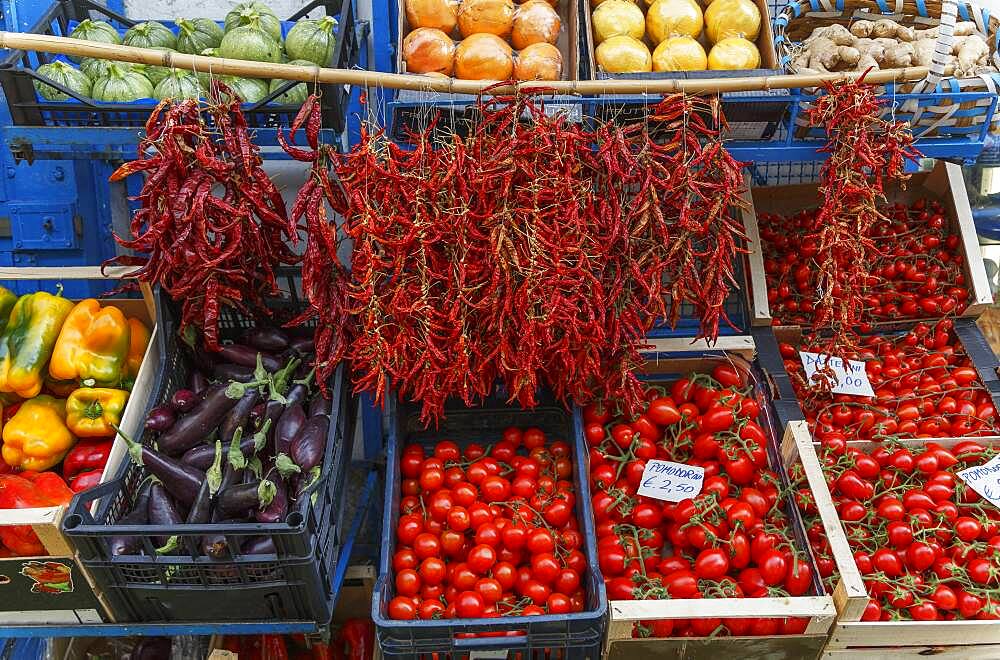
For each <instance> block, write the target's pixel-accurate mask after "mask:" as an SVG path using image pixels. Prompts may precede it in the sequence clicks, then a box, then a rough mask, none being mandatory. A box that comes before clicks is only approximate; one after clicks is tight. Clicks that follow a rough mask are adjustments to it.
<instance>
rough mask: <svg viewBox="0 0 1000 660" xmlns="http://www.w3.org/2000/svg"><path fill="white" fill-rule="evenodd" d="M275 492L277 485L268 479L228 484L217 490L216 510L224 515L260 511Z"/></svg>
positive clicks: (269, 501) (268, 502) (265, 506)
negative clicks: (224, 487) (226, 486)
mask: <svg viewBox="0 0 1000 660" xmlns="http://www.w3.org/2000/svg"><path fill="white" fill-rule="evenodd" d="M276 492H277V486H275V484H274V482H273V481H271V480H269V479H264V480H263V481H261V480H257V479H255V480H253V481H251V482H250V483H245V484H237V485H235V486H230V487H229V488H227V489H225V490H223V491H220V492H219V501H218V511H219V513H220V514H221V515H223V516H226V517H232V516H238V515H243V514H245V513H247V512H249V511H260V510H262V509H265V508H267V506H268V505H270V504H271V502H272V501H273V500H274V497H275V494H276Z"/></svg>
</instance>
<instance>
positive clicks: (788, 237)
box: [758, 199, 970, 325]
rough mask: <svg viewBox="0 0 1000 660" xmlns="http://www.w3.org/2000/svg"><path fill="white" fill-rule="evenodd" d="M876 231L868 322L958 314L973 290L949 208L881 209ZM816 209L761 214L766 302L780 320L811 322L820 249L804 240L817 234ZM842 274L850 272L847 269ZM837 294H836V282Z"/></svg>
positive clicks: (866, 300) (933, 204) (927, 204)
mask: <svg viewBox="0 0 1000 660" xmlns="http://www.w3.org/2000/svg"><path fill="white" fill-rule="evenodd" d="M881 211H882V213H883V219H882V220H881V221H880V222H877V223H876V224H875V225H874V227H873V228H872V240H873V241H875V242H876V244H877V245H878V246H879V250H880V252H879V253H877V254H875V255H873V257H874V258H873V260H872V262H871V263H870V264H869V265H868V266H867V275H866V276H864V282H863V284H864V288H865V293H864V296H863V298H862V303H863V306H864V312H865V313H864V316H863V317H862V318H863V320H864V321H885V320H889V321H895V320H898V319H900V318H910V319H919V318H932V317H940V316H945V315H950V314H961V313H962V311H963V310H965V308H966V307H967V306H968V303H969V298H970V293H969V289H968V283H967V282H966V277H965V272H964V270H963V263H964V262H963V255H962V253H961V251H960V250H959V249H958V247H959V245H960V239H959V236H958V235H957V234H954V233H952V232H951V231H950V229H949V222H948V218H947V211H946V209H945V208H944V207H943V206H942V205H941V203H940V202H938V201H936V200H931V201H928V200H924V199H921V200H919V201H917V202H914V203H913V204H912V205H911V206H909V207H907V206H905V205H903V204H899V203H897V204H893V205H891V206H888V207H886V208H883V209H881ZM816 213H817V210H815V209H813V210H804V211H799V212H798V213H796V214H794V215H792V216H789V217H782V216H778V215H774V214H770V213H762V214H760V216H759V217H758V220H759V222H760V237H761V243H762V245H763V246H764V272H765V275H766V277H767V299H768V304H769V306H770V309H771V313H772V315H773V317H774V321H773V322H774V324H775V325H812V323H813V312H814V311H815V310H814V298H815V295H816V287H817V271H816V270H815V268H814V266H813V265H812V262H813V260H814V258H815V257H816V251H817V246H816V245H815V244H814V243H811V242H809V241H804V240H803V238H804V237H805V236H806V235H807V234H809V233H811V232H813V231H815V229H814V218H815V215H816ZM842 276H843V277H847V270H846V269H844V270H843V273H842ZM833 293H834V296H838V295H839V291H838V290H837V287H834V292H833Z"/></svg>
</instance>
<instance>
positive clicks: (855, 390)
mask: <svg viewBox="0 0 1000 660" xmlns="http://www.w3.org/2000/svg"><path fill="white" fill-rule="evenodd" d="M799 357H800V358H801V359H802V366H803V367H805V369H806V382H807V383H808V382H810V381H812V377H813V374H814V373H816V371H817V370H818V369H819V368H820V367H822V366H823V365H824V364H826V363H827V362H828V361H829V364H830V367H831V368H832V369H833V375H834V378H836V379H837V382H836V383H834V385H833V390H832V391H833V393H834V394H854V395H856V396H875V390H873V389H872V384H871V382H870V381H869V380H868V372H867V371H865V363H864V362H860V361H858V360H848V361H847V365H846V366H845V365H844V361H843V360H841V359H840V358H837V357H831V356H829V355H824V354H823V353H809V352H808V351H799Z"/></svg>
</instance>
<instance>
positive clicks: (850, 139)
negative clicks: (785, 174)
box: [803, 76, 920, 356]
mask: <svg viewBox="0 0 1000 660" xmlns="http://www.w3.org/2000/svg"><path fill="white" fill-rule="evenodd" d="M863 78H864V77H863V76H862V78H861V79H859V80H857V81H855V82H849V83H838V84H836V85H834V84H832V83H826V92H827V93H826V94H825V95H823V96H821V97H820V98H819V99H817V101H816V103H815V105H814V106H813V107H812V108H810V110H809V123H810V124H811V125H813V126H822V127H823V128H824V130H825V131H826V136H827V144H826V146H824V148H823V149H822V151H824V152H826V153H828V154H829V158H828V160H827V161H826V162H825V163H824V164H823V167H822V169H821V170H820V185H819V194H820V197H821V198H822V202H821V206H820V208H819V210H818V211H817V213H816V215H815V218H814V222H813V232H812V233H811V234H809V235H807V236H806V237H805V239H804V241H803V243H804V244H809V245H815V246H816V253H815V257H814V258H813V260H814V261H815V263H816V277H815V279H816V282H817V285H816V296H815V303H814V305H813V308H814V309H815V316H814V319H813V327H814V328H816V329H820V328H831V329H832V334H831V335H830V337H829V338H828V341H827V349H826V350H825V351H824V352H826V353H830V354H834V355H839V356H843V355H846V354H847V353H848V352H850V351H852V350H856V349H857V336H858V335H857V328H858V326H860V325H861V324H862V323H863V322H864V321H865V320H866V319H865V314H864V312H865V305H866V300H867V295H868V294H867V291H866V283H867V282H868V279H869V268H870V265H871V263H872V261H874V258H875V257H876V256H877V255H878V254H879V247H878V245H876V242H875V241H874V240H873V232H874V229H875V228H876V227H877V226H878V225H879V224H880V223H882V222H883V221H886V220H887V218H886V216H885V215H884V214H883V213H882V211H881V210H880V208H879V207H880V206H882V205H884V204H885V183H886V181H887V180H892V181H896V182H899V183H900V185H903V184H904V182H905V181H906V179H908V178H909V175H907V174H905V172H904V166H905V164H906V161H907V160H908V159H909V160H916V159H917V158H918V157H919V156H920V154H919V152H917V151H916V149H914V148H913V135H912V133H911V132H910V130H909V126H908V125H907V124H906V123H905V122H897V121H893V120H888V119H885V118H883V116H882V115H883V111H884V107H883V106H884V104H883V103H880V102H879V99H878V95H877V94H876V90H875V89H874V88H873V87H871V86H869V85H865V84H864V82H863Z"/></svg>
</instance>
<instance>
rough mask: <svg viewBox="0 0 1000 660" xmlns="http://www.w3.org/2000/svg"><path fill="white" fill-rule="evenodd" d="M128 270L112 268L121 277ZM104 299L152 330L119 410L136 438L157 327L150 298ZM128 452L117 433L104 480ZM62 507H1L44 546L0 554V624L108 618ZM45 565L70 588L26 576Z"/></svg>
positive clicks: (57, 276) (73, 273) (64, 276)
mask: <svg viewBox="0 0 1000 660" xmlns="http://www.w3.org/2000/svg"><path fill="white" fill-rule="evenodd" d="M125 272H127V271H120V270H116V271H115V275H117V276H120V275H122V274H124V273H125ZM0 279H6V280H12V279H26V280H68V279H103V278H102V276H101V275H100V269H98V268H89V267H74V268H0ZM102 303H104V304H111V305H114V306H115V307H118V308H119V309H121V310H122V311H123V312H125V313H126V314H127V315H128V316H134V317H136V318H138V319H140V320H141V321H143V323H146V325H147V327H149V328H150V329H151V332H152V337H151V339H150V341H149V346H148V347H147V348H146V354H145V356H144V357H143V361H142V366H141V367H140V369H139V374H138V376H137V377H136V380H135V384H134V386H133V388H132V393H131V395H130V396H129V400H128V403H127V405H126V407H125V411H124V413H123V414H122V423H121V426H122V429H124V430H125V432H126V433H129V434H130V435H131V436H134V437H138V436H139V434H140V431H141V429H142V425H143V422H144V419H145V413H146V407H147V403H148V399H149V394H150V391H151V390H152V387H153V381H154V380H155V377H156V370H157V369H158V367H159V363H160V357H159V347H158V344H157V341H156V332H157V331H158V330H157V327H156V325H155V323H154V320H155V312H154V311H153V307H152V299H151V298H149V299H147V298H146V297H144V298H143V299H108V300H102ZM126 455H127V448H126V446H125V443H124V441H122V440H121V439H120V438H116V441H115V443H114V445H113V446H112V449H111V454H110V456H109V457H108V462H107V464H106V465H105V467H104V473H103V479H107V478H108V477H109V476H111V475H113V474H114V473H115V472H116V470H117V467H118V465H119V464H120V463H121V461H122V460H123V459H124V458H125V456H126ZM64 513H65V507H62V506H58V507H44V508H35V509H2V510H0V526H12V525H30V526H31V528H32V530H33V531H34V532H35V534H36V535H37V536H38V539H39V541H41V543H42V545H44V546H45V549H46V551H48V553H49V554H48V555H47V556H41V557H12V558H6V559H0V623H4V624H28V623H51V624H55V623H63V624H65V623H97V622H101V621H102V620H110V618H109V616H108V614H107V612H108V610H107V608H106V607H105V605H104V604H103V602H102V601H101V597H100V594H99V592H98V591H97V590H96V589H95V588H94V586H93V584H92V582H91V580H90V576H89V575H87V574H86V572H85V571H84V570H83V567H82V565H80V564H79V563H78V562H77V561H76V557H75V555H76V553H75V551H74V548H73V545H72V543H70V540H69V538H68V537H65V536H63V534H62V531H61V523H62V517H63V514H64ZM44 568H48V569H50V570H53V571H57V573H60V574H65V576H66V577H68V579H69V583H70V590H69V591H63V592H59V593H50V592H47V591H46V590H45V589H44V587H42V586H41V585H40V584H38V581H36V580H34V579H33V578H31V577H29V574H30V573H36V572H37V571H39V570H41V569H44Z"/></svg>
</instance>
